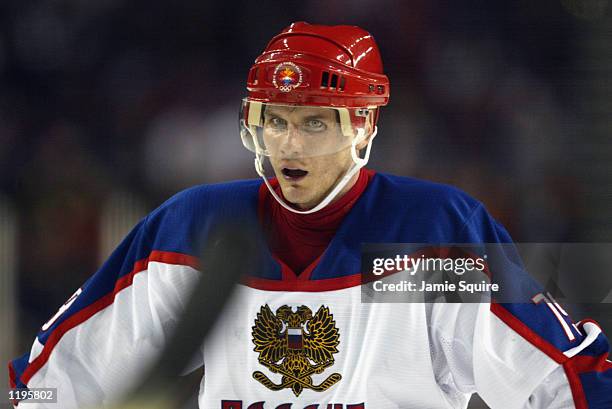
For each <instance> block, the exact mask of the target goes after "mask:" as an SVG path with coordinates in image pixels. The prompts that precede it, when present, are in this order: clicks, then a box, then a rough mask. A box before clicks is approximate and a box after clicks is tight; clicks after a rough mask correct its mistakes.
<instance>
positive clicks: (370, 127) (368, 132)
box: [356, 114, 376, 151]
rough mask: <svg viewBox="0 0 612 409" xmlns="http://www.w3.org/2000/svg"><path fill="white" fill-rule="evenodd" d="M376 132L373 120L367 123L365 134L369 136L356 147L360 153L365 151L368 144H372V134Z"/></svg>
mask: <svg viewBox="0 0 612 409" xmlns="http://www.w3.org/2000/svg"><path fill="white" fill-rule="evenodd" d="M374 116H376V114H374ZM373 132H374V124H373V123H372V121H371V120H368V121H366V123H365V134H366V135H367V136H366V137H365V139H364V140H363V141H361V142H359V143H358V144H357V145H356V148H357V150H358V151H360V150H362V149H364V148H365V147H366V146H368V143H369V142H370V139H372V133H373Z"/></svg>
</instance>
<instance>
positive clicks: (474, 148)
mask: <svg viewBox="0 0 612 409" xmlns="http://www.w3.org/2000/svg"><path fill="white" fill-rule="evenodd" d="M610 8H611V7H610V5H609V4H608V1H607V0H583V1H579V0H539V1H537V2H534V1H528V0H518V1H517V0H511V1H510V0H508V1H495V2H491V1H488V2H487V1H452V2H450V1H448V2H446V1H440V0H438V1H425V0H411V1H408V0H406V1H391V0H327V1H308V0H303V1H301V2H295V3H294V2H265V1H247V0H234V1H232V2H226V1H174V2H170V1H151V0H148V1H141V0H131V1H130V0H98V1H88V0H30V1H20V0H3V1H2V2H1V3H0V296H1V298H0V318H1V319H2V321H1V322H2V327H1V330H0V331H1V332H0V358H1V359H0V360H1V361H2V362H6V361H7V359H8V358H9V357H13V356H16V355H17V354H19V355H20V354H22V353H23V352H25V351H27V350H28V349H29V348H30V345H31V342H32V340H33V337H34V335H35V333H36V332H37V330H38V328H39V326H40V325H41V324H42V323H43V322H45V321H46V320H47V319H49V317H50V316H51V315H53V313H54V312H55V311H56V310H57V308H58V307H59V306H60V305H61V304H62V303H63V302H64V301H65V300H66V299H67V298H68V297H69V296H70V295H71V294H72V293H73V292H74V291H75V289H76V288H78V287H79V286H80V285H81V284H82V283H83V282H84V281H85V280H86V279H87V278H88V277H89V276H90V275H91V274H92V272H94V271H95V269H96V267H97V266H98V265H99V263H100V261H101V260H103V259H105V258H106V256H107V255H108V254H109V253H110V251H111V249H112V248H113V247H114V246H115V245H116V244H117V243H118V242H119V240H120V239H121V238H122V236H123V235H124V234H125V233H126V232H127V231H128V230H129V229H130V228H131V226H132V225H133V224H134V223H136V221H137V220H138V219H139V218H141V217H142V216H144V215H145V214H146V213H147V212H149V211H151V210H152V209H154V208H155V207H157V206H158V205H159V204H161V203H162V202H163V201H164V200H165V199H166V198H168V197H169V196H171V195H172V194H174V193H176V192H178V191H179V190H181V189H184V188H186V187H188V186H192V185H194V184H200V183H210V182H219V181H225V180H230V179H236V178H253V177H256V174H255V172H254V170H253V168H252V165H253V161H252V156H251V154H250V153H249V152H248V151H246V149H244V148H243V147H242V145H241V142H240V139H239V135H238V126H237V118H238V109H239V106H240V100H241V98H242V97H243V96H244V95H245V90H244V86H245V80H246V74H247V71H248V69H249V68H250V65H251V64H252V62H253V60H254V58H255V57H256V56H257V55H258V54H259V53H260V52H261V51H262V50H263V48H264V46H265V44H266V43H267V41H268V40H269V39H270V38H271V37H272V36H273V35H274V34H276V33H278V32H279V31H280V30H281V29H283V28H284V27H286V26H287V25H289V23H291V22H292V21H299V20H305V21H308V22H311V23H322V24H355V25H360V26H362V27H364V28H365V29H367V30H369V31H370V32H371V33H372V34H373V35H374V36H375V38H376V39H377V41H378V44H379V46H380V49H381V53H382V56H383V61H384V62H385V71H386V73H387V75H388V76H389V78H390V81H391V102H390V105H389V106H388V107H386V108H384V109H383V111H382V113H381V121H380V124H379V136H378V137H377V139H376V141H375V143H374V146H373V153H372V160H371V165H370V167H372V168H375V169H377V170H380V171H386V172H392V173H395V174H399V175H406V176H415V177H419V178H425V179H428V180H434V181H438V182H444V183H450V184H453V185H456V186H458V187H460V188H461V189H463V190H465V191H467V192H468V193H470V194H472V195H473V196H475V197H476V198H477V199H479V200H481V201H483V202H484V203H485V205H486V206H487V208H488V209H489V211H490V212H491V213H492V214H493V215H494V217H496V218H497V219H498V220H499V221H500V222H501V223H502V224H503V225H504V226H506V228H507V229H508V230H509V231H510V233H511V235H512V236H513V238H514V239H515V240H516V241H518V242H584V243H589V242H610V241H612V138H610V131H611V130H612V46H611V44H612V17H611V10H610ZM591 273H594V274H597V275H599V277H601V279H602V280H610V275H611V274H610V271H608V270H603V271H597V272H591ZM583 274H585V272H582V271H576V275H577V278H578V279H580V277H581V276H582V275H583ZM607 305H611V304H607ZM581 308H582V309H581V310H580V311H579V313H580V314H581V315H582V313H583V312H584V313H586V314H588V315H589V316H593V317H594V318H596V319H598V320H599V321H600V322H601V324H602V326H603V327H604V329H607V332H608V334H610V333H612V319H611V317H612V314H611V313H610V311H611V310H610V308H607V307H606V305H605V304H600V305H589V306H583V307H581ZM606 308H607V309H606ZM577 318H580V317H577ZM4 372H5V371H0V381H1V382H2V385H5V384H6V374H5V373H4ZM471 407H473V408H477V407H478V408H481V407H482V408H484V407H486V406H484V405H483V404H482V403H480V402H478V401H477V400H475V401H474V403H473V404H472V406H471Z"/></svg>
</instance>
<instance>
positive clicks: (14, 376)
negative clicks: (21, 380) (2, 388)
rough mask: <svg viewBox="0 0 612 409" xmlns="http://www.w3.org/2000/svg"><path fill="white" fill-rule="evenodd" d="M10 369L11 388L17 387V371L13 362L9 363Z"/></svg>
mask: <svg viewBox="0 0 612 409" xmlns="http://www.w3.org/2000/svg"><path fill="white" fill-rule="evenodd" d="M8 371H9V386H10V388H11V389H13V388H16V387H17V373H16V372H15V368H13V363H12V362H9V363H8Z"/></svg>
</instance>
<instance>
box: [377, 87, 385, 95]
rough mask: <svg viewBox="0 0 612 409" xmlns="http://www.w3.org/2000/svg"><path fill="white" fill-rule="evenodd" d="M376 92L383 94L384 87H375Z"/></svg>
mask: <svg viewBox="0 0 612 409" xmlns="http://www.w3.org/2000/svg"><path fill="white" fill-rule="evenodd" d="M376 92H378V93H379V94H384V92H385V86H384V85H379V86H377V87H376Z"/></svg>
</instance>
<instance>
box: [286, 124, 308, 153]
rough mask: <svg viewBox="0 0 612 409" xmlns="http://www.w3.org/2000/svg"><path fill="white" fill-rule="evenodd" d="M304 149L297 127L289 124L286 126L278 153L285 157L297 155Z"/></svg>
mask: <svg viewBox="0 0 612 409" xmlns="http://www.w3.org/2000/svg"><path fill="white" fill-rule="evenodd" d="M303 151H304V138H303V135H302V134H301V132H300V130H299V128H298V127H296V126H294V125H292V124H290V125H289V126H288V127H287V131H286V132H285V134H284V136H283V139H282V142H281V144H280V153H281V155H282V156H283V157H285V158H295V157H299V156H300V155H301V154H302V153H303Z"/></svg>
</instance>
